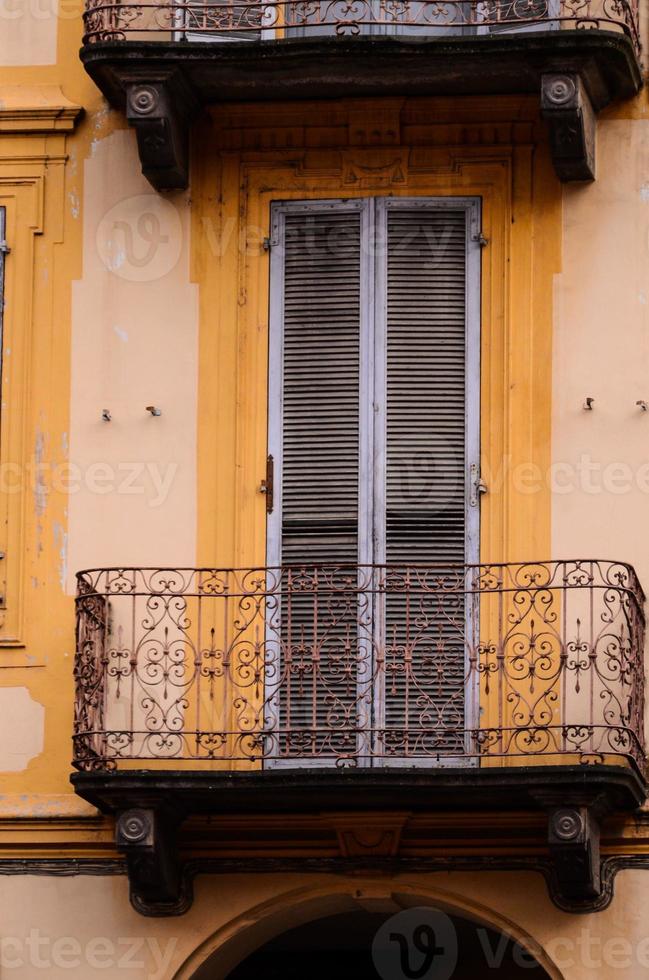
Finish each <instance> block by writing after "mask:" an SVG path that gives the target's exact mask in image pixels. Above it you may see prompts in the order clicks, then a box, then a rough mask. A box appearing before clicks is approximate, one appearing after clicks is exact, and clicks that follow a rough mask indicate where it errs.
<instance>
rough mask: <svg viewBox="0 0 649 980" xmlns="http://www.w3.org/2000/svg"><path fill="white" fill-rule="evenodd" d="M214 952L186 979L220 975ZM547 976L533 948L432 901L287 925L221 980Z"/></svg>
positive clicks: (537, 979)
mask: <svg viewBox="0 0 649 980" xmlns="http://www.w3.org/2000/svg"><path fill="white" fill-rule="evenodd" d="M218 959H219V951H218V950H217V951H215V953H214V954H213V955H212V956H210V957H209V959H208V960H207V961H206V962H204V963H203V965H202V966H201V967H200V968H199V969H198V971H197V972H196V973H194V974H193V978H192V980H211V978H213V977H216V976H219V977H220V976H221V971H220V969H219V965H218ZM305 975H308V976H309V977H310V978H311V980H329V978H330V977H335V978H336V980H475V977H478V976H485V975H487V976H490V977H491V976H493V977H494V980H495V978H496V977H498V978H500V980H547V978H550V974H549V973H548V972H547V971H546V970H545V969H544V967H543V966H542V965H541V964H540V963H539V962H538V961H537V960H536V958H535V956H534V951H533V950H531V949H530V948H529V946H526V945H523V943H522V942H520V941H517V940H516V939H514V938H513V937H512V936H509V935H507V934H505V933H503V932H501V931H499V930H498V929H495V928H493V927H489V926H486V925H484V924H481V923H479V922H474V921H471V920H470V919H468V918H465V917H463V916H460V915H457V914H452V913H450V912H445V911H442V910H441V909H437V908H434V907H432V906H421V905H420V906H415V907H412V908H405V909H401V910H400V911H397V912H392V913H390V912H387V913H386V912H375V911H367V910H363V909H360V910H358V911H349V912H344V913H337V914H334V915H329V916H326V917H324V918H319V919H315V920H312V921H309V922H305V923H302V924H301V925H298V926H296V927H293V928H290V929H288V930H286V931H284V932H281V933H280V934H279V935H276V936H274V937H273V938H272V939H270V940H268V941H267V942H265V943H264V944H262V945H261V946H259V947H258V948H256V949H255V950H253V951H252V952H250V953H249V954H248V955H247V956H246V957H245V958H244V959H243V960H242V961H241V962H239V964H238V965H237V966H235V967H234V968H233V969H232V970H231V971H230V972H229V973H228V975H227V980H258V978H259V977H261V976H263V977H264V978H265V980H302V978H303V977H304V976H305Z"/></svg>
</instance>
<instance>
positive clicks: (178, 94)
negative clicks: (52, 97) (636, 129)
mask: <svg viewBox="0 0 649 980" xmlns="http://www.w3.org/2000/svg"><path fill="white" fill-rule="evenodd" d="M84 23H85V36H84V47H83V49H82V52H81V57H82V60H83V62H84V64H85V66H86V69H87V70H88V72H89V73H90V75H91V77H92V78H93V79H94V80H95V82H96V83H97V85H98V86H99V87H100V88H101V90H102V91H103V92H104V94H105V95H106V97H107V98H108V100H109V101H110V102H111V104H112V105H115V106H118V107H122V108H126V112H127V116H128V118H129V121H130V122H131V123H132V124H133V125H134V126H135V127H136V129H137V132H138V143H139V148H140V156H141V159H142V164H143V172H144V173H145V175H146V176H147V177H148V178H149V180H150V181H151V182H152V183H153V185H154V186H156V187H158V188H168V187H184V186H186V185H187V182H188V173H189V170H188V151H187V134H188V126H189V123H190V121H191V119H192V118H193V117H194V116H195V115H196V114H197V113H198V111H199V110H200V107H201V106H204V105H207V104H210V103H220V102H223V101H260V100H261V101H263V100H271V99H281V100H287V99H321V98H339V97H349V96H353V97H357V98H358V97H365V96H377V95H444V96H448V95H476V94H478V95H491V94H492V95H498V94H510V93H532V94H537V95H539V96H540V98H541V106H542V110H543V113H544V115H545V117H546V118H547V119H548V122H549V124H550V128H551V136H552V145H553V153H554V159H555V164H556V167H557V171H558V173H559V176H560V177H561V178H562V179H566V180H570V179H590V178H592V177H593V176H594V143H593V141H594V114H596V113H597V112H598V111H599V110H600V109H602V108H603V107H604V106H606V105H607V104H608V103H610V102H611V101H614V100H618V99H624V98H629V97H631V96H633V95H634V94H635V93H637V92H638V90H639V88H640V86H641V80H642V76H641V69H640V41H639V33H638V25H639V21H638V8H637V0H580V2H579V3H577V2H575V0H480V2H475V0H469V2H464V0H376V2H375V0H355V2H353V3H348V2H342V0H321V2H317V3H316V2H302V0H277V2H272V3H266V2H259V0H231V2H223V3H210V2H204V3H202V2H197V0H189V2H185V0H159V2H153V3H151V2H145V3H130V2H125V3H122V2H118V3H106V2H97V0H87V2H86V11H85V15H84ZM575 127H576V130H575Z"/></svg>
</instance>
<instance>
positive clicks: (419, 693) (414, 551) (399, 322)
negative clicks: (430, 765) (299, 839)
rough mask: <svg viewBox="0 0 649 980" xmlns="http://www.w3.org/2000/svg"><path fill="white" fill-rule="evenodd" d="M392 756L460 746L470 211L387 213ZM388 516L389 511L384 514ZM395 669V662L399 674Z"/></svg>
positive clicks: (388, 709) (387, 715) (388, 718)
mask: <svg viewBox="0 0 649 980" xmlns="http://www.w3.org/2000/svg"><path fill="white" fill-rule="evenodd" d="M387 241H388V254H387V286H386V289H387V297H386V304H385V308H386V320H387V323H386V351H387V356H386V409H385V417H386V475H385V484H386V485H385V532H384V533H385V560H386V561H387V562H388V563H389V564H396V565H405V566H417V565H420V566H421V565H427V566H429V565H432V566H435V569H434V570H431V569H426V570H421V571H417V570H413V571H411V572H409V573H408V574H407V580H406V578H402V577H400V576H397V577H396V579H395V582H396V583H398V582H400V581H403V586H404V588H403V589H400V588H399V586H398V585H397V586H396V589H395V591H390V592H389V593H388V595H387V596H386V601H385V617H386V622H385V638H386V644H387V649H388V655H387V657H388V659H387V678H386V685H385V706H384V723H385V728H386V735H385V739H386V751H387V752H388V754H396V755H403V756H405V757H407V756H409V755H413V754H421V753H422V752H423V753H424V754H428V753H435V752H440V753H441V754H449V755H453V753H457V752H459V751H460V750H461V739H462V735H461V732H462V730H463V729H464V712H465V705H464V648H465V627H466V609H465V599H464V595H463V594H462V593H461V592H460V591H457V592H456V593H453V592H452V590H451V589H450V588H449V585H450V584H451V583H453V582H456V583H458V585H459V584H461V583H462V582H463V576H462V575H461V574H460V575H459V576H458V571H457V569H456V568H455V567H454V566H457V565H460V566H461V565H463V563H464V561H465V547H466V528H465V500H466V488H465V483H466V471H467V467H466V445H465V414H466V404H467V398H466V306H467V303H466V287H467V283H466V252H467V212H466V210H465V209H458V210H457V211H454V210H450V209H448V208H444V209H441V208H440V209H435V208H425V207H417V206H410V207H404V208H403V209H397V208H395V209H390V210H388V211H387ZM377 517H378V519H379V520H381V518H382V515H377ZM391 668H393V669H391Z"/></svg>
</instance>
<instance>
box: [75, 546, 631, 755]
mask: <svg viewBox="0 0 649 980" xmlns="http://www.w3.org/2000/svg"><path fill="white" fill-rule="evenodd" d="M643 602H644V596H643V593H642V589H641V587H640V585H639V583H638V580H637V578H636V575H635V572H634V571H633V569H632V568H631V567H630V566H628V565H625V564H622V563H612V562H603V561H561V562H548V563H543V562H538V563H537V562H535V563H530V564H518V565H511V564H510V565H480V566H462V567H454V568H434V567H415V566H412V567H403V566H399V567H394V566H380V567H376V566H373V567H369V566H359V567H357V566H348V567H342V566H333V565H318V566H315V565H309V566H299V567H298V566H292V567H285V568H281V569H263V568H258V569H250V570H221V569H196V570H194V569H133V568H131V569H100V570H93V571H85V572H81V573H80V574H79V576H78V597H77V651H76V664H75V674H76V684H77V694H76V718H75V735H74V764H75V766H76V767H77V768H79V769H82V770H90V771H93V770H94V771H102V770H111V769H116V768H121V767H124V766H125V767H127V768H129V767H131V768H132V767H133V765H134V764H135V763H137V766H138V767H139V768H160V767H161V766H162V767H163V768H167V769H173V768H184V767H190V768H205V767H207V768H212V769H213V768H216V769H219V768H221V769H223V768H225V769H227V768H233V767H234V768H241V767H242V768H245V769H251V768H252V769H260V768H264V767H278V766H279V767H290V768H302V767H305V766H330V767H333V766H368V765H374V766H386V765H387V766H390V765H397V766H399V765H400V766H403V765H407V766H424V767H428V768H434V767H439V766H467V765H486V764H489V765H491V766H494V765H505V764H507V765H511V764H518V765H525V764H527V765H529V764H543V763H554V764H556V763H562V762H566V763H573V764H574V763H575V762H578V763H588V762H613V763H617V764H622V765H626V764H631V765H634V766H635V765H637V766H638V767H642V765H643V760H644V736H643V705H644V698H643V677H644V674H643V649H644V616H643Z"/></svg>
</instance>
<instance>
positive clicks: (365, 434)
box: [268, 198, 480, 762]
mask: <svg viewBox="0 0 649 980" xmlns="http://www.w3.org/2000/svg"><path fill="white" fill-rule="evenodd" d="M479 230H480V205H479V201H478V200H477V199H475V198H445V199H410V198H409V199H398V198H377V199H368V200H351V201H344V202H329V201H323V202H312V203H292V204H277V205H275V206H274V208H273V214H272V238H271V241H272V252H271V335H270V345H271V360H270V378H269V399H270V403H269V426H270V429H269V452H270V454H271V455H272V456H273V459H274V463H275V505H274V508H273V511H272V513H271V514H270V515H269V521H268V563H269V565H281V566H290V567H293V568H295V570H296V572H295V574H300V572H299V571H297V570H298V569H299V568H301V567H302V568H304V569H306V568H307V567H308V568H311V567H314V566H318V565H319V563H326V568H325V569H324V570H320V569H319V570H316V573H315V574H316V576H317V577H319V579H318V580H319V583H320V584H319V585H317V584H316V586H314V587H313V588H311V589H310V590H309V588H305V591H304V595H300V594H299V590H298V591H297V592H293V594H292V595H291V598H290V605H291V608H290V609H289V608H287V600H284V608H283V609H281V610H280V613H279V630H280V633H281V634H282V635H281V636H280V644H279V645H280V648H281V650H282V651H283V656H284V666H283V668H281V669H280V671H282V670H283V671H284V672H285V673H284V676H283V682H282V685H281V687H282V691H281V696H280V699H279V700H280V701H281V704H278V706H277V719H276V720H277V722H278V724H279V727H280V729H285V730H286V731H288V730H289V728H290V730H291V731H294V730H296V729H297V730H301V731H306V732H310V733H312V736H313V738H314V739H315V740H316V742H318V739H319V740H320V742H319V743H318V744H317V745H316V752H315V754H316V755H318V756H319V757H320V758H323V759H326V757H327V755H328V754H339V753H340V745H336V740H337V735H336V724H337V723H339V722H341V721H342V720H343V719H344V720H345V721H346V725H347V729H348V730H349V729H354V730H356V731H357V737H358V739H360V740H361V742H363V741H364V745H365V747H364V748H363V747H361V748H359V747H358V746H356V748H355V749H354V751H355V752H356V754H358V755H363V754H366V755H368V756H371V757H376V758H378V757H381V758H385V757H386V756H389V757H390V758H391V759H392V761H395V762H396V761H398V760H399V759H400V758H407V757H408V754H409V748H410V747H411V745H410V742H411V739H412V738H415V737H416V728H417V724H416V722H415V714H416V713H417V711H418V712H419V718H420V721H421V710H420V709H421V706H422V704H423V703H424V701H425V702H426V704H427V706H428V708H430V710H431V711H434V712H437V713H438V715H439V721H440V725H441V726H442V727H444V728H445V729H446V730H447V731H448V732H449V733H450V734H449V735H448V737H447V741H446V742H445V744H444V746H443V749H444V753H445V754H446V755H448V756H452V755H453V752H454V751H455V752H456V753H457V752H458V751H459V749H460V745H459V743H458V739H459V738H460V737H462V736H461V735H460V734H457V735H453V730H454V729H456V730H457V732H458V733H460V731H461V730H463V729H464V728H465V727H466V725H465V722H466V717H465V715H466V711H467V704H466V703H465V700H466V699H465V691H464V675H465V665H464V657H465V646H466V645H465V642H464V638H465V629H471V628H473V627H472V623H471V619H472V617H473V610H471V609H469V608H468V603H467V602H466V600H465V599H464V597H459V598H458V597H456V598H455V600H454V601H455V603H456V607H455V608H454V609H453V611H452V617H451V618H452V622H451V619H450V618H449V616H448V610H446V611H444V610H441V609H439V610H437V612H434V611H432V612H433V615H434V620H435V621H434V623H433V622H432V620H430V614H431V609H430V608H429V609H428V610H427V615H428V616H429V619H428V624H429V627H430V628H427V629H426V631H425V635H424V633H423V632H422V630H421V629H420V628H419V626H418V625H417V623H418V617H419V624H420V625H421V615H422V613H423V607H422V608H420V609H419V610H417V609H415V608H414V607H413V597H412V595H411V594H409V593H407V592H406V591H405V590H400V589H396V590H395V591H390V590H387V591H386V590H377V588H376V576H377V575H385V574H386V572H385V570H384V569H383V566H385V565H386V564H387V565H388V566H389V567H390V568H392V569H394V570H395V571H394V574H396V575H404V574H410V572H408V571H407V570H408V569H413V570H416V567H417V566H431V565H434V566H437V568H438V570H439V573H440V575H441V574H444V571H445V570H448V569H450V568H452V567H453V566H456V565H458V564H459V565H463V564H464V563H474V562H476V561H477V560H478V507H477V506H475V500H474V501H473V502H472V499H471V498H472V496H473V494H472V492H471V481H472V480H475V479H476V477H477V466H478V459H479V414H480V413H479V302H480V280H479V267H480V257H479V253H480V246H479V242H478V238H479ZM359 566H360V567H359ZM377 566H380V568H377ZM305 574H306V577H307V579H308V578H309V576H310V575H311V574H312V573H311V572H306V573H305ZM413 574H416V571H413ZM349 582H355V583H356V586H357V588H356V591H354V588H351V589H349V588H348V589H347V590H345V583H349ZM379 593H380V594H379ZM417 601H419V602H420V603H421V601H423V600H421V597H420V599H419V600H417ZM316 603H317V604H318V607H319V609H318V614H317V615H315V612H316V610H315V604H316ZM457 603H461V604H462V608H459V607H458V606H457ZM458 622H460V623H461V624H462V629H461V630H459V631H458V628H457V624H458ZM440 640H443V641H444V642H443V646H444V669H443V670H442V671H440V669H439V666H440V665H439V662H435V658H434V656H433V650H432V647H433V646H434V645H435V643H437V645H438V646H439V645H440V643H439V641H440ZM287 661H290V663H287ZM298 661H299V664H298ZM408 665H409V666H408ZM286 672H287V673H286ZM388 688H389V690H388ZM422 698H423V701H422ZM413 699H418V701H419V708H418V709H416V710H415V708H414V706H413V703H412V702H413ZM314 733H315V734H314ZM341 737H342V736H341ZM368 739H369V742H370V743H372V744H369V743H368ZM377 739H379V740H380V741H381V742H382V744H381V746H380V748H379V749H377V747H376V744H375V743H376V740H377ZM386 739H389V740H390V741H391V742H392V747H391V750H390V751H386V744H385V743H386ZM338 741H339V739H338ZM401 750H402V751H401ZM352 754H353V753H352Z"/></svg>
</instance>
